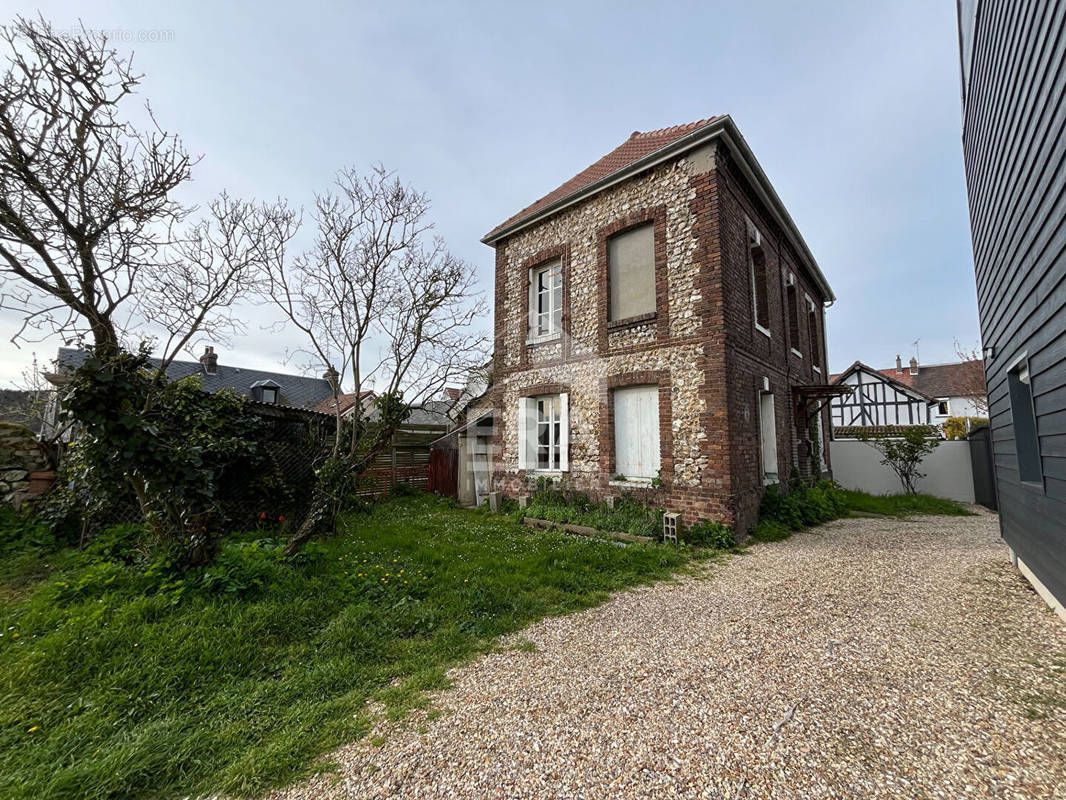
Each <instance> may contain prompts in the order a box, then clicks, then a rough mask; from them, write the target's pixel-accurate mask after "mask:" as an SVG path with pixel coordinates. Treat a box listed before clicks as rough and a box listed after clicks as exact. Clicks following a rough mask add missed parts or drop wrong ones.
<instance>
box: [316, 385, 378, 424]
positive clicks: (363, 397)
mask: <svg viewBox="0 0 1066 800" xmlns="http://www.w3.org/2000/svg"><path fill="white" fill-rule="evenodd" d="M376 397H377V395H376V394H374V392H373V391H371V390H370V389H367V390H366V391H362V392H359V393H358V394H357V393H355V392H350V393H348V394H339V395H337V397H336V398H334V397H333V396H332V395H330V396H329V397H327V398H326V399H325V400H323V401H322V402H320V403H319V404H318V405H317V406H315V411H318V412H320V413H322V414H329V415H330V416H333V415H335V414H336V413H337V408H338V406H339V407H340V415H341V417H343V418H347V417H350V416H351V415H352V414H354V413H355V408H356V405H357V404H356V399H357V398H358V400H359V403H358V406H359V409H360V410H359V413H360V414H361V415H362V414H366V413H367V412H368V411H369V410H370V409H371V408H373V406H374V400H375V398H376Z"/></svg>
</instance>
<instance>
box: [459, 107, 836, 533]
mask: <svg viewBox="0 0 1066 800" xmlns="http://www.w3.org/2000/svg"><path fill="white" fill-rule="evenodd" d="M482 241H483V242H485V243H486V244H488V245H490V246H492V247H493V248H494V249H495V251H496V277H495V357H494V363H493V383H492V387H491V389H490V391H489V392H488V393H487V394H486V395H485V397H484V398H483V399H482V400H481V401H480V405H478V406H475V407H472V408H471V409H470V411H469V416H470V418H471V419H484V418H485V414H486V413H487V412H490V411H491V413H492V414H493V417H494V420H493V423H494V424H492V426H491V428H486V430H491V437H492V447H491V450H492V452H493V454H494V455H493V461H492V469H491V478H490V480H491V488H492V490H493V491H496V492H500V493H503V494H505V495H508V496H512V497H514V496H521V495H523V494H528V493H529V491H530V490H531V488H532V487H533V486H535V484H536V481H537V479H539V478H545V477H547V478H552V479H565V482H566V484H567V485H568V486H570V487H572V488H575V489H580V490H583V491H586V492H588V493H589V494H590V495H592V496H593V497H595V498H603V497H605V496H608V495H616V494H620V493H622V492H636V493H638V494H648V495H649V499H651V500H653V501H654V502H655V503H656V504H658V505H661V506H662V507H664V508H666V509H667V510H669V511H677V512H680V513H681V514H682V518H683V521H684V524H686V525H690V524H692V523H693V522H696V521H697V520H700V519H716V520H720V521H723V522H725V523H727V524H729V525H732V526H733V527H734V528H735V529H736V530H738V531H740V532H743V531H746V530H747V529H749V528H750V527H751V526H752V525H753V524H754V523H755V521H756V516H757V509H758V504H759V500H760V499H761V497H762V494H763V492H764V490H765V487H766V486H767V485H769V484H773V483H777V482H778V481H783V480H785V479H787V477H788V476H789V474H790V472H791V471H792V470H793V468H795V469H797V470H798V471H799V472H800V473H802V474H805V475H808V476H810V475H814V474H818V473H821V472H823V471H827V470H828V469H829V464H828V462H827V456H826V455H825V454H826V453H827V450H828V448H827V447H826V438H827V432H828V430H829V424H828V416H827V411H826V409H825V405H826V402H827V400H828V398H829V396H831V394H832V393H833V389H832V388H831V387H829V386H828V385H827V380H826V377H827V369H826V363H825V353H826V343H825V318H824V312H823V309H824V308H825V307H826V305H827V304H830V303H832V302H833V300H834V299H835V298H834V296H833V292H832V290H831V289H830V287H829V284H828V282H827V281H826V278H825V276H824V275H823V274H822V272H821V270H820V269H819V267H818V265H817V263H816V262H815V260H814V257H813V256H812V255H811V252H810V250H809V249H808V247H807V245H806V244H805V243H804V241H803V237H802V236H801V235H800V233H799V231H798V230H797V228H796V225H795V223H794V222H793V221H792V218H791V217H790V216H789V214H788V211H787V210H786V209H785V207H784V205H783V204H782V202H781V200H780V198H779V197H778V196H777V193H776V192H775V191H774V188H773V186H772V185H771V184H770V181H769V180H768V179H767V177H766V175H765V174H764V172H763V170H762V168H761V167H760V166H759V164H758V162H757V161H756V159H755V156H754V155H753V154H752V152H751V150H750V148H749V147H748V145H747V144H746V143H745V141H744V138H743V137H742V136H741V134H740V131H739V130H738V129H737V126H736V125H735V124H734V122H733V120H732V119H731V118H730V117H729V116H718V117H713V118H710V119H705V120H700V121H699V122H694V123H691V124H687V125H678V126H675V127H671V128H665V129H662V130H656V131H649V132H635V133H633V134H632V135H631V136H630V137H629V138H628V139H626V141H624V142H623V143H622V144H621V145H620V146H619V147H617V148H616V149H615V150H613V151H611V152H610V153H608V154H607V155H606V156H604V157H603V158H601V159H600V160H599V161H597V162H595V163H594V164H592V165H591V166H590V167H588V168H587V169H585V170H583V171H582V172H580V173H579V174H578V175H576V176H574V177H573V178H571V179H570V180H569V181H567V182H566V183H564V184H562V185H561V186H560V187H558V188H557V189H555V190H554V191H552V192H550V193H549V194H547V195H545V196H544V197H542V198H541V199H540V200H538V201H536V202H535V203H533V204H532V205H530V206H528V207H527V208H524V209H523V210H521V211H519V212H518V213H517V214H515V215H514V216H512V217H511V218H510V219H508V220H506V221H505V222H503V223H501V224H500V225H498V226H497V227H496V228H494V229H493V230H492V231H491V232H490V233H488V234H487V235H486V236H485V237H484V238H483V240H482Z"/></svg>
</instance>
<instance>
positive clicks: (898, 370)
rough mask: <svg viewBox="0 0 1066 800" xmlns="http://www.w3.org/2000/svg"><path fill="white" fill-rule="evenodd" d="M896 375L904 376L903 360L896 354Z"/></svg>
mask: <svg viewBox="0 0 1066 800" xmlns="http://www.w3.org/2000/svg"><path fill="white" fill-rule="evenodd" d="M896 374H897V375H902V374H903V359H902V358H900V357H899V354H898V353H897V354H896Z"/></svg>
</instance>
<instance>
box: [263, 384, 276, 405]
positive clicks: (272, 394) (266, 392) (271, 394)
mask: <svg viewBox="0 0 1066 800" xmlns="http://www.w3.org/2000/svg"><path fill="white" fill-rule="evenodd" d="M263 402H264V403H277V402H278V390H277V389H275V388H273V387H272V386H266V387H263Z"/></svg>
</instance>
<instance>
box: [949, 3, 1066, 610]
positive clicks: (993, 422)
mask: <svg viewBox="0 0 1066 800" xmlns="http://www.w3.org/2000/svg"><path fill="white" fill-rule="evenodd" d="M958 15H959V42H960V50H961V68H962V100H963V130H962V146H963V157H964V161H965V165H966V184H967V189H968V193H969V204H970V227H971V232H972V236H973V250H974V267H975V270H976V276H977V303H978V310H979V313H980V319H981V339H982V341H983V342H984V356H985V375H986V378H987V380H988V400H989V411H990V426H991V429H992V447H993V451H994V455H995V470H996V482H997V486H998V491H999V510H1000V526H1001V529H1002V532H1003V538H1004V539H1006V541H1007V544H1008V545H1009V546H1010V551H1011V556H1012V558H1013V559H1014V561H1015V562H1016V563H1017V565H1018V567H1019V568H1020V569H1021V571H1022V572H1023V573H1024V574H1025V575H1026V577H1028V578H1029V579H1030V580H1031V581H1032V582H1033V584H1034V585H1035V586H1036V588H1037V589H1038V591H1040V593H1041V594H1042V595H1043V596H1044V598H1045V599H1046V600H1047V601H1048V602H1049V603H1051V604H1052V605H1053V606H1054V607H1056V609H1057V611H1058V613H1059V614H1060V615H1061V616H1062V618H1063V619H1064V620H1066V607H1064V605H1066V359H1064V357H1063V356H1064V355H1066V237H1064V236H1063V226H1062V222H1063V218H1064V216H1066V210H1064V200H1063V197H1064V195H1063V188H1064V187H1066V137H1063V136H1062V130H1063V117H1062V109H1063V105H1062V101H1063V92H1064V87H1066V82H1064V81H1063V79H1062V69H1063V63H1062V62H1063V58H1064V56H1066V47H1063V42H1064V41H1066V0H1046V2H1041V3H1016V2H1013V0H981V2H976V0H961V2H959V5H958Z"/></svg>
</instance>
